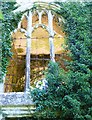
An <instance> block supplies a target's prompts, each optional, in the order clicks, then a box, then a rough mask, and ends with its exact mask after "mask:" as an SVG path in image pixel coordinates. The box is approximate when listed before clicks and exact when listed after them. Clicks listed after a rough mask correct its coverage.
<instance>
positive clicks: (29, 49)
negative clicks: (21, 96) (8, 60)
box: [25, 11, 32, 92]
mask: <svg viewBox="0 0 92 120" xmlns="http://www.w3.org/2000/svg"><path fill="white" fill-rule="evenodd" d="M27 20H28V24H27V48H26V85H25V92H28V91H29V89H30V51H31V33H32V12H31V11H28V19H27Z"/></svg>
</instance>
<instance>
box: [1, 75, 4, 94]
mask: <svg viewBox="0 0 92 120" xmlns="http://www.w3.org/2000/svg"><path fill="white" fill-rule="evenodd" d="M4 82H5V75H4V76H3V78H1V80H0V93H4Z"/></svg>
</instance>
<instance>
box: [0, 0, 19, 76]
mask: <svg viewBox="0 0 92 120" xmlns="http://www.w3.org/2000/svg"><path fill="white" fill-rule="evenodd" d="M14 4H15V3H14V2H3V3H2V12H3V16H4V19H3V20H2V38H1V39H2V76H3V75H4V74H5V72H6V67H7V65H8V61H9V58H10V57H11V56H12V52H11V43H12V39H11V32H12V31H13V30H14V29H15V28H16V27H17V25H18V22H19V20H20V17H21V14H17V15H14V13H13V12H12V11H13V9H14V8H15V7H13V6H14Z"/></svg>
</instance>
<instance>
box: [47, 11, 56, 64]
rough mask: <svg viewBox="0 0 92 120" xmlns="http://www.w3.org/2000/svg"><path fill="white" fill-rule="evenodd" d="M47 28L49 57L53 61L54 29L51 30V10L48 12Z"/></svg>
mask: <svg viewBox="0 0 92 120" xmlns="http://www.w3.org/2000/svg"><path fill="white" fill-rule="evenodd" d="M48 28H49V33H50V37H49V44H50V59H51V61H53V62H55V53H54V43H53V39H54V31H53V15H52V13H51V10H49V12H48Z"/></svg>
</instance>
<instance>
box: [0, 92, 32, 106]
mask: <svg viewBox="0 0 92 120" xmlns="http://www.w3.org/2000/svg"><path fill="white" fill-rule="evenodd" d="M6 105H8V106H9V105H11V106H12V105H13V106H14V105H34V103H33V101H32V98H31V97H30V95H29V94H28V93H24V92H17V93H16V92H12V93H0V106H6Z"/></svg>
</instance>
